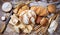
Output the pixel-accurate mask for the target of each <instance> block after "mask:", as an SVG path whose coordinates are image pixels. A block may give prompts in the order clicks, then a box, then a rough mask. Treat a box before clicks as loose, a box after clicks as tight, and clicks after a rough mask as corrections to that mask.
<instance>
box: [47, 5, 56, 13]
mask: <svg viewBox="0 0 60 35" xmlns="http://www.w3.org/2000/svg"><path fill="white" fill-rule="evenodd" d="M48 12H49V13H55V12H56V6H55V5H54V4H49V5H48Z"/></svg>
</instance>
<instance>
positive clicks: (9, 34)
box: [0, 0, 60, 35]
mask: <svg viewBox="0 0 60 35" xmlns="http://www.w3.org/2000/svg"><path fill="white" fill-rule="evenodd" d="M2 4H3V2H2V1H1V0H0V17H1V16H3V15H4V14H6V13H5V12H3V11H2V9H1V6H2ZM1 22H4V21H2V20H1V18H0V23H1ZM0 35H25V34H18V33H16V32H13V30H12V29H11V26H10V25H9V24H8V26H7V28H6V30H5V32H4V34H0ZM35 35H36V34H35ZM49 35H60V23H59V26H58V28H57V31H56V32H54V34H49Z"/></svg>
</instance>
